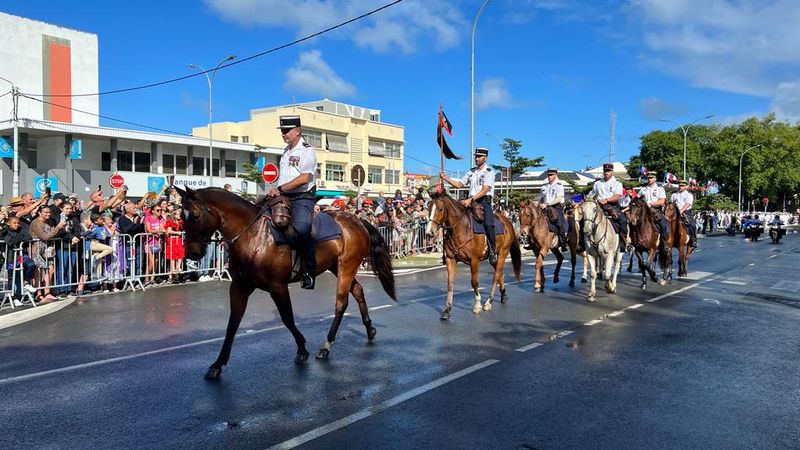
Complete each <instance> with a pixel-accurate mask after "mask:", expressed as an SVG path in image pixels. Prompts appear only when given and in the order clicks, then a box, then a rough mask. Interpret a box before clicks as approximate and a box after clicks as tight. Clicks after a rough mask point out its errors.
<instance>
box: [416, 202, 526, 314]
mask: <svg viewBox="0 0 800 450" xmlns="http://www.w3.org/2000/svg"><path fill="white" fill-rule="evenodd" d="M429 210H430V221H428V229H427V230H426V231H427V233H428V235H429V236H433V235H434V234H436V232H437V231H438V230H439V228H441V229H442V233H443V237H444V241H443V242H444V260H445V264H446V265H447V300H446V302H445V305H444V310H443V311H442V316H441V319H442V320H447V319H449V318H450V310H451V309H452V308H453V286H454V283H455V279H456V264H457V263H458V262H459V261H460V262H463V263H465V264H468V265H469V267H470V274H471V279H472V291H473V292H474V293H475V302H474V303H473V305H472V312H473V313H475V314H478V313H480V312H481V294H480V293H479V292H478V269H479V268H480V263H481V261H482V260H484V259H486V235H484V234H475V233H474V232H473V231H472V219H471V217H470V214H471V212H469V211H468V210H467V208H466V207H465V206H464V205H462V204H461V203H459V202H458V201H457V200H455V199H454V198H453V197H450V196H449V195H447V191H444V190H442V191H441V192H431V201H430V207H429ZM495 217H496V220H495V223H497V222H502V223H503V225H504V227H505V234H499V235H497V238H496V240H495V243H496V246H497V249H496V250H497V265H496V266H495V267H494V277H493V278H492V288H491V290H490V291H489V298H487V299H486V303H485V304H484V305H483V310H484V311H490V310H491V309H492V299H493V298H494V290H495V287H497V286H498V285H499V286H500V303H505V302H506V301H507V300H508V296H507V295H506V282H505V279H504V278H503V264H504V263H505V260H506V257H507V256H508V254H509V253H511V263H512V265H513V267H514V276H515V278H516V279H517V281H519V280H520V279H521V275H520V273H521V270H522V253H521V251H520V248H519V240H518V239H517V235H516V233H514V227H513V226H512V225H511V221H510V220H508V217H506V216H504V215H502V214H497V215H496V216H495Z"/></svg>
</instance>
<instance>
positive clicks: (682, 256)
mask: <svg viewBox="0 0 800 450" xmlns="http://www.w3.org/2000/svg"><path fill="white" fill-rule="evenodd" d="M678 276H679V277H685V276H686V246H685V245H681V246H680V247H678Z"/></svg>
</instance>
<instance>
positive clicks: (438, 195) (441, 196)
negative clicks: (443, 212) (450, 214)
mask: <svg viewBox="0 0 800 450" xmlns="http://www.w3.org/2000/svg"><path fill="white" fill-rule="evenodd" d="M430 195H431V198H432V199H434V200H444V201H446V202H449V203H450V204H452V205H455V207H456V209H458V210H459V211H461V212H463V213H465V214H466V212H467V207H466V206H464V205H462V204H461V202H459V201H458V200H456V199H454V198H453V197H451V196H450V194H448V193H447V189H442V190H441V191H440V192H436V191H431V192H430Z"/></svg>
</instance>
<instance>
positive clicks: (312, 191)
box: [283, 186, 317, 199]
mask: <svg viewBox="0 0 800 450" xmlns="http://www.w3.org/2000/svg"><path fill="white" fill-rule="evenodd" d="M283 195H285V196H286V197H289V198H290V199H293V198H297V197H300V196H301V195H302V196H307V197H311V196H313V197H315V198H316V196H317V187H316V186H314V187H313V188H311V189H310V190H308V191H303V192H284V193H283Z"/></svg>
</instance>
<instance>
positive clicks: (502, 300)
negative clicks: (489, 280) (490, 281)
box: [500, 276, 508, 304]
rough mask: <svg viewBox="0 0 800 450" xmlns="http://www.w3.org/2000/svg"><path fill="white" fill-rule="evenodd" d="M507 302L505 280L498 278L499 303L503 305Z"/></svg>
mask: <svg viewBox="0 0 800 450" xmlns="http://www.w3.org/2000/svg"><path fill="white" fill-rule="evenodd" d="M506 302H508V295H507V294H506V280H505V279H504V278H503V277H502V276H501V277H500V303H502V304H505V303H506Z"/></svg>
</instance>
